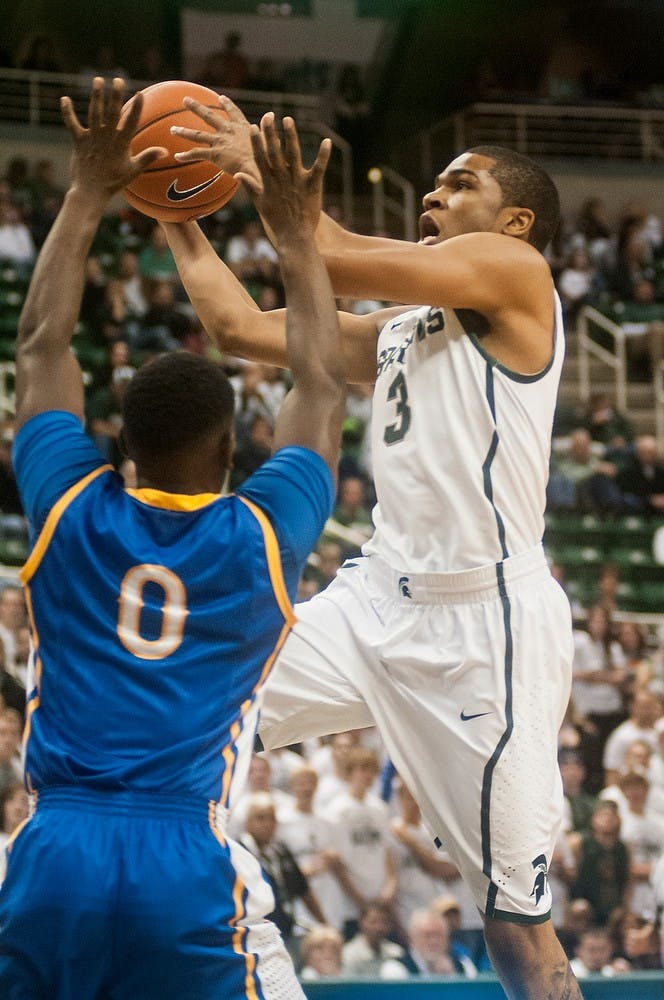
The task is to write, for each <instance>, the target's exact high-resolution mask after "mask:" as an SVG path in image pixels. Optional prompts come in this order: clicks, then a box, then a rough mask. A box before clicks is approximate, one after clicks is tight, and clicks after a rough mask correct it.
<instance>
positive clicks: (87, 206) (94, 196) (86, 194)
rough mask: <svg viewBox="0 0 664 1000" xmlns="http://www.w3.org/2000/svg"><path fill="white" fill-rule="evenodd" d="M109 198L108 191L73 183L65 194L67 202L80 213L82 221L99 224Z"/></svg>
mask: <svg viewBox="0 0 664 1000" xmlns="http://www.w3.org/2000/svg"><path fill="white" fill-rule="evenodd" d="M108 201H109V198H108V195H107V194H106V192H104V191H100V190H95V191H93V190H92V189H90V188H86V187H81V186H80V185H79V184H72V186H71V187H70V188H69V190H68V191H67V193H66V195H65V204H66V205H68V206H69V205H71V206H72V208H75V210H76V211H77V212H78V213H80V216H81V221H82V222H86V221H90V222H94V223H95V224H97V223H98V222H99V220H100V219H101V217H102V215H103V214H104V210H105V208H106V205H107V204H108Z"/></svg>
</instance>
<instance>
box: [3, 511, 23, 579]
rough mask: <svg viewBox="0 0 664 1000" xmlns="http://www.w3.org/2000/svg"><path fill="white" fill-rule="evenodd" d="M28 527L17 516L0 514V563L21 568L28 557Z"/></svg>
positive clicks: (21, 518)
mask: <svg viewBox="0 0 664 1000" xmlns="http://www.w3.org/2000/svg"><path fill="white" fill-rule="evenodd" d="M29 551H30V542H29V538H28V525H27V521H26V520H25V518H24V517H21V516H20V515H18V514H0V563H2V564H4V565H5V566H21V565H22V564H23V563H24V562H25V560H26V559H27V557H28V553H29Z"/></svg>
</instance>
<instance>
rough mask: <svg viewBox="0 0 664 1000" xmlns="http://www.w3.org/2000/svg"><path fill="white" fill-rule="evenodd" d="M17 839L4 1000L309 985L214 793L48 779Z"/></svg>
mask: <svg viewBox="0 0 664 1000" xmlns="http://www.w3.org/2000/svg"><path fill="white" fill-rule="evenodd" d="M8 850H9V854H8V862H7V874H6V877H5V881H4V883H3V885H2V888H1V889H0V996H1V997H3V1000H111V998H112V1000H150V998H153V997H154V998H155V1000H156V998H158V1000H176V998H177V1000H207V998H218V1000H280V998H281V1000H283V998H285V997H288V998H291V997H292V998H303V997H304V994H303V993H302V991H301V989H300V987H299V985H298V983H297V979H296V977H295V973H294V970H293V966H292V963H291V961H290V958H289V957H288V954H287V952H286V949H285V947H284V945H283V942H282V940H281V936H280V934H279V932H278V931H277V929H276V927H275V926H274V925H273V924H272V923H271V922H270V921H268V920H266V919H265V916H266V914H267V913H270V912H271V910H272V909H273V896H272V891H271V889H270V887H269V885H268V883H267V882H266V881H265V879H264V878H263V875H262V872H261V869H260V867H259V865H258V863H257V861H256V860H255V859H254V858H253V857H252V856H251V855H250V854H249V853H248V852H247V851H246V850H244V848H242V847H241V846H240V845H239V844H236V843H235V842H234V841H231V840H228V839H226V838H225V837H224V836H223V834H222V833H221V832H220V831H219V830H218V829H217V826H216V823H215V819H214V805H213V804H212V805H210V806H208V805H207V804H206V803H204V802H203V803H201V802H200V801H198V800H196V799H186V798H181V797H175V796H168V795H151V794H142V795H141V794H135V793H129V792H127V793H101V792H90V791H88V790H79V789H76V788H56V789H47V790H45V791H42V792H41V793H40V795H39V801H38V805H37V809H36V811H35V814H34V816H33V817H32V818H31V819H30V820H29V821H28V822H27V823H26V824H25V826H24V827H23V828H21V829H20V832H19V833H18V834H17V836H16V837H15V839H14V840H13V841H12V842H10V844H9V848H8Z"/></svg>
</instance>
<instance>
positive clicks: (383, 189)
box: [369, 165, 417, 241]
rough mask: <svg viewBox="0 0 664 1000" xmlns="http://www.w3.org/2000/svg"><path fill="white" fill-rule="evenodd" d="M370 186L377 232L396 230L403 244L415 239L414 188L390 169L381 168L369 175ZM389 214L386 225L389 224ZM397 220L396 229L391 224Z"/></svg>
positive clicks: (372, 170) (372, 169) (373, 169)
mask: <svg viewBox="0 0 664 1000" xmlns="http://www.w3.org/2000/svg"><path fill="white" fill-rule="evenodd" d="M369 180H370V181H371V184H372V206H373V226H374V229H375V230H376V232H382V231H385V230H389V232H390V233H391V234H393V233H396V232H397V229H399V230H400V231H401V232H400V235H401V237H402V239H404V240H410V241H413V240H415V239H416V236H417V227H416V196H415V188H414V187H413V185H412V184H411V183H410V181H408V180H406V178H405V177H402V176H401V174H398V173H397V172H396V170H393V169H392V168H391V167H386V166H384V165H381V166H380V167H372V168H371V170H370V171H369ZM388 213H389V222H388ZM392 220H396V225H393V224H392Z"/></svg>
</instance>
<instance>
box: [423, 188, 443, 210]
mask: <svg viewBox="0 0 664 1000" xmlns="http://www.w3.org/2000/svg"><path fill="white" fill-rule="evenodd" d="M444 204H445V198H444V195H443V190H442V188H436V190H435V191H429V192H428V193H427V194H425V195H424V197H423V198H422V205H423V207H424V211H425V212H428V211H429V209H432V208H442V207H443V205H444Z"/></svg>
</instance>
